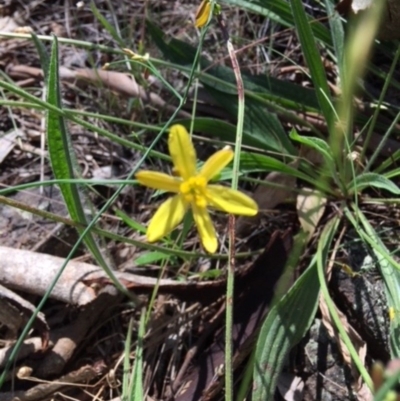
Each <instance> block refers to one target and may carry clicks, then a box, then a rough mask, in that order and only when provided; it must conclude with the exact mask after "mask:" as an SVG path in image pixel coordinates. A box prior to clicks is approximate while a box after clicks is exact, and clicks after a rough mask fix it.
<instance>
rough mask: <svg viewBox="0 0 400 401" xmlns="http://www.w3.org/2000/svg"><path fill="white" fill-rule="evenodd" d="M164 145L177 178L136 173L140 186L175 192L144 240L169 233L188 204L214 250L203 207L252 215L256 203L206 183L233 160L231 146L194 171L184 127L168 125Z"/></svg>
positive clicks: (193, 156)
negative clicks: (166, 141) (166, 145)
mask: <svg viewBox="0 0 400 401" xmlns="http://www.w3.org/2000/svg"><path fill="white" fill-rule="evenodd" d="M168 147H169V152H170V154H171V157H172V162H173V164H174V170H175V171H176V172H177V174H178V177H174V176H170V175H167V174H164V173H159V172H155V171H139V172H138V173H137V174H136V178H137V180H138V181H139V182H140V183H141V184H142V185H146V186H148V187H150V188H155V189H161V190H164V191H168V192H174V193H176V195H175V196H173V197H172V198H169V199H168V200H167V201H165V202H164V203H163V204H162V205H161V206H160V207H159V209H158V210H157V212H156V213H155V215H154V216H153V218H152V219H151V221H150V224H149V227H148V228H147V240H148V241H149V242H154V241H157V240H159V239H160V238H162V237H164V236H165V235H167V234H168V233H170V232H171V231H172V230H173V229H174V228H175V227H176V226H177V225H178V224H179V223H180V222H181V221H182V219H183V217H184V215H185V213H186V211H187V210H188V208H189V207H191V208H192V212H193V218H194V221H195V223H196V225H197V230H198V232H199V235H200V239H201V242H202V244H203V246H204V248H205V249H206V250H207V251H208V252H210V253H214V252H215V251H216V250H217V247H218V241H217V236H216V234H215V229H214V225H213V223H212V221H211V217H210V215H209V213H208V210H207V207H208V206H211V207H213V208H215V209H217V210H221V211H223V212H226V213H231V214H237V215H243V216H254V215H256V214H257V212H258V206H257V203H256V202H255V201H254V200H253V199H251V198H250V197H248V196H247V195H245V194H243V193H241V192H239V191H236V190H233V189H230V188H227V187H224V186H222V185H209V184H208V182H209V181H210V180H211V179H212V178H213V177H215V176H216V175H217V174H219V173H220V172H221V170H222V169H223V168H224V167H225V166H226V165H227V164H228V163H229V162H230V161H231V160H232V159H233V151H232V149H231V148H229V147H226V148H224V149H222V150H220V151H218V152H216V153H214V154H213V155H212V156H211V157H210V158H209V159H208V160H207V161H206V162H205V163H204V164H203V166H202V167H201V169H200V170H199V171H197V168H196V159H197V158H196V151H195V149H194V147H193V144H192V141H191V139H190V136H189V134H188V132H187V131H186V128H185V127H183V126H182V125H173V126H172V127H171V129H170V133H169V138H168Z"/></svg>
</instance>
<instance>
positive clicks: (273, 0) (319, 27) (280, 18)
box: [221, 0, 331, 44]
mask: <svg viewBox="0 0 400 401" xmlns="http://www.w3.org/2000/svg"><path fill="white" fill-rule="evenodd" d="M221 3H226V4H229V5H231V6H237V7H240V8H241V9H243V10H247V11H250V12H253V13H256V14H259V15H263V16H264V17H267V18H268V19H271V20H273V21H276V22H278V23H279V24H282V25H283V26H286V27H290V28H291V27H293V25H294V21H293V16H292V13H291V10H290V6H289V4H288V2H287V1H285V0H221ZM308 20H309V22H311V21H312V24H311V23H310V26H311V29H312V31H313V33H314V35H315V36H316V37H317V38H318V39H319V40H321V41H323V42H324V43H326V44H331V37H330V35H329V31H328V29H327V28H326V27H325V26H324V25H323V24H321V22H319V21H315V18H314V17H312V16H308Z"/></svg>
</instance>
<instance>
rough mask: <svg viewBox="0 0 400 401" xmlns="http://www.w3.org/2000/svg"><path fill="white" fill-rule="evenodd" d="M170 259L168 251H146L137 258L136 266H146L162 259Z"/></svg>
mask: <svg viewBox="0 0 400 401" xmlns="http://www.w3.org/2000/svg"><path fill="white" fill-rule="evenodd" d="M168 259H170V255H167V254H166V253H163V252H159V251H154V252H146V253H144V254H143V255H140V256H139V257H138V258H136V259H135V265H136V266H146V265H149V264H152V263H158V262H162V261H164V262H165V261H166V260H168Z"/></svg>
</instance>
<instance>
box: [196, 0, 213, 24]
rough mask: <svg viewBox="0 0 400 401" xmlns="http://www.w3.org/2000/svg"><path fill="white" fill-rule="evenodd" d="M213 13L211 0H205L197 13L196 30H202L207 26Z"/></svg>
mask: <svg viewBox="0 0 400 401" xmlns="http://www.w3.org/2000/svg"><path fill="white" fill-rule="evenodd" d="M210 12H211V3H210V0H203V1H202V2H201V4H200V6H199V8H198V9H197V11H196V22H195V26H196V28H202V27H203V26H204V25H205V24H207V21H208V18H209V16H210Z"/></svg>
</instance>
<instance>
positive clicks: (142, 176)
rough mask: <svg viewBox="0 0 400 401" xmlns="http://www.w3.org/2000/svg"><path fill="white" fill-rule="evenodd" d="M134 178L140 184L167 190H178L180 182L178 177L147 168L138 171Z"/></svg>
mask: <svg viewBox="0 0 400 401" xmlns="http://www.w3.org/2000/svg"><path fill="white" fill-rule="evenodd" d="M135 178H136V179H137V180H138V181H139V183H140V184H142V185H145V186H146V187H150V188H154V189H162V190H163V191H168V192H179V186H180V185H181V183H182V180H181V179H180V178H177V177H171V176H169V175H168V174H164V173H158V172H156V171H148V170H142V171H138V172H137V173H136V175H135Z"/></svg>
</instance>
